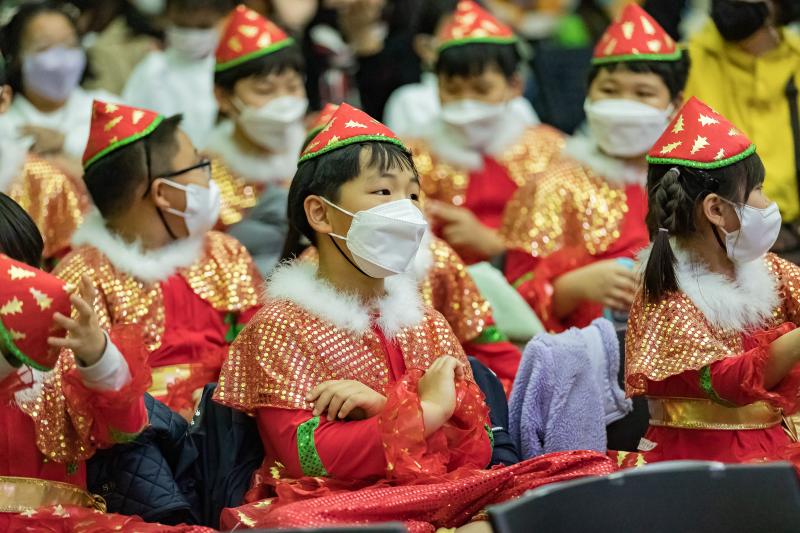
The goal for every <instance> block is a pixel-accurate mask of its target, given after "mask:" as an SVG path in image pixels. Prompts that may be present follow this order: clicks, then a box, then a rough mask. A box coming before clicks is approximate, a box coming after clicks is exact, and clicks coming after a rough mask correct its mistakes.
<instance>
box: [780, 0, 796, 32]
mask: <svg viewBox="0 0 800 533" xmlns="http://www.w3.org/2000/svg"><path fill="white" fill-rule="evenodd" d="M776 4H777V6H776V7H777V13H776V15H777V16H776V17H775V18H776V20H775V24H776V25H778V26H786V25H788V24H791V23H792V22H795V21H797V20H799V19H800V2H797V1H796V0H778V1H777V3H776Z"/></svg>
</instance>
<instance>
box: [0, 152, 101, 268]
mask: <svg viewBox="0 0 800 533" xmlns="http://www.w3.org/2000/svg"><path fill="white" fill-rule="evenodd" d="M6 192H8V195H9V196H10V197H11V198H13V199H14V200H15V201H16V202H17V203H19V204H20V205H21V206H22V208H23V209H25V211H27V212H28V214H29V215H30V216H31V218H32V219H33V221H34V222H35V223H36V226H37V227H38V228H39V230H40V231H41V232H42V237H43V238H44V257H45V258H46V259H50V258H53V257H54V256H57V255H58V254H59V253H62V252H65V251H66V250H69V248H70V238H71V237H72V234H73V233H74V232H75V230H76V229H77V228H78V226H80V225H81V223H82V222H83V217H84V215H85V214H86V212H87V211H88V209H89V205H90V202H89V198H88V194H87V193H86V189H85V188H84V186H83V184H82V183H81V182H79V181H78V180H75V179H73V178H71V177H69V176H67V175H66V174H65V173H64V172H62V171H61V170H60V169H59V168H57V167H55V166H54V165H52V164H51V163H49V162H48V161H45V160H44V159H41V158H39V157H36V156H29V157H28V158H27V160H26V161H25V165H24V166H23V168H22V173H21V174H20V175H19V176H18V177H17V179H15V180H14V181H12V182H11V186H10V188H9V190H8V191H6Z"/></svg>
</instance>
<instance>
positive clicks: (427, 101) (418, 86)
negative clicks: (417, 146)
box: [383, 72, 440, 137]
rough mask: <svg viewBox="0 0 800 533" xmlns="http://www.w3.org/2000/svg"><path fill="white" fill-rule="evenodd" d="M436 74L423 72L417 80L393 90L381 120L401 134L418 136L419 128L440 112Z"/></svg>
mask: <svg viewBox="0 0 800 533" xmlns="http://www.w3.org/2000/svg"><path fill="white" fill-rule="evenodd" d="M439 108H440V106H439V86H438V81H437V79H436V74H434V73H432V72H423V73H422V77H421V78H420V83H409V84H408V85H403V86H402V87H398V88H397V89H395V90H394V92H392V95H391V96H390V97H389V100H387V101H386V107H385V108H384V110H383V121H384V122H385V123H386V125H387V126H388V127H389V129H390V130H392V131H393V132H395V133H396V134H397V135H398V136H400V137H418V136H419V132H420V130H419V128H420V126H423V125H425V124H427V123H428V122H430V120H431V117H434V116H436V115H438V114H439Z"/></svg>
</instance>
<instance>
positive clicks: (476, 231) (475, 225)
mask: <svg viewBox="0 0 800 533" xmlns="http://www.w3.org/2000/svg"><path fill="white" fill-rule="evenodd" d="M425 211H426V214H427V215H429V216H430V217H432V218H434V219H435V220H436V221H438V222H439V223H441V224H442V236H443V237H444V239H445V240H446V241H447V242H448V243H450V245H451V246H453V247H455V248H469V249H470V250H472V251H475V252H478V253H479V254H481V255H483V256H484V257H493V256H495V255H498V254H501V253H503V252H504V251H505V246H504V244H503V241H502V239H501V238H500V236H499V235H498V234H497V232H496V231H495V230H493V229H491V228H488V227H486V226H484V225H483V224H482V223H481V221H480V220H478V217H476V216H475V214H474V213H473V212H472V211H470V210H469V209H467V208H466V207H458V206H455V205H450V204H447V203H444V202H437V201H435V200H427V201H426V202H425Z"/></svg>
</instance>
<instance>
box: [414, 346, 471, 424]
mask: <svg viewBox="0 0 800 533" xmlns="http://www.w3.org/2000/svg"><path fill="white" fill-rule="evenodd" d="M463 378H464V365H463V364H462V363H461V362H460V361H459V360H458V359H456V358H455V357H452V356H449V355H445V356H443V357H440V358H438V359H437V360H436V361H434V362H433V364H432V365H431V366H430V367H429V368H428V370H427V371H426V372H425V375H424V376H422V379H420V380H419V385H418V388H417V390H418V392H419V401H420V404H421V405H422V411H423V416H424V418H425V429H426V433H430V432H432V431H435V430H436V429H438V428H439V427H441V426H442V425H443V424H444V423H445V422H447V421H448V420H449V419H450V417H451V416H453V412H454V411H455V409H456V380H458V379H463Z"/></svg>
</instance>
